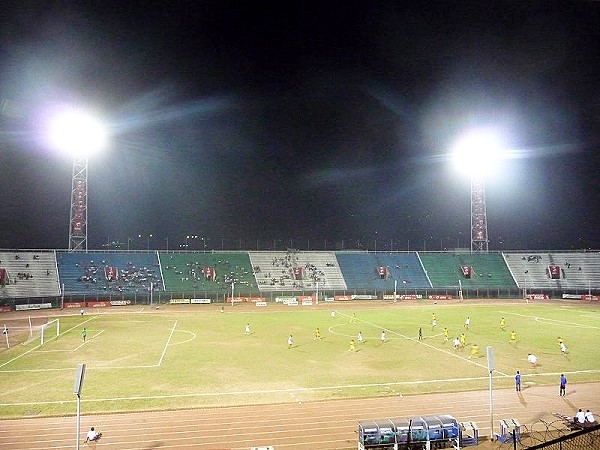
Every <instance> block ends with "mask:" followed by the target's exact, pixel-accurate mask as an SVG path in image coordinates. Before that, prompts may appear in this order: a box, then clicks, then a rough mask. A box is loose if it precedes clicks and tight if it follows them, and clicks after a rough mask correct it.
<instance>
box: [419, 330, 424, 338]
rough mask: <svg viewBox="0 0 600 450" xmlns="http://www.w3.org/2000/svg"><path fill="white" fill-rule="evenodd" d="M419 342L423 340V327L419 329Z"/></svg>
mask: <svg viewBox="0 0 600 450" xmlns="http://www.w3.org/2000/svg"><path fill="white" fill-rule="evenodd" d="M419 340H420V341H422V340H423V330H422V329H421V327H419Z"/></svg>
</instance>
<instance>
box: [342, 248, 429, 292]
mask: <svg viewBox="0 0 600 450" xmlns="http://www.w3.org/2000/svg"><path fill="white" fill-rule="evenodd" d="M336 257H337V260H338V262H339V264H340V269H341V271H342V274H343V275H344V279H345V280H346V285H347V286H348V289H350V290H365V291H389V292H393V290H394V283H395V282H397V287H396V289H397V291H398V292H401V291H405V290H414V289H429V288H431V285H430V283H429V280H428V279H427V276H426V274H425V272H424V271H423V268H422V267H421V263H420V261H419V259H418V257H417V254H416V253H414V252H412V253H363V252H337V253H336ZM381 266H383V267H386V268H387V273H388V276H387V278H385V279H381V277H380V276H379V274H378V272H377V269H378V267H381Z"/></svg>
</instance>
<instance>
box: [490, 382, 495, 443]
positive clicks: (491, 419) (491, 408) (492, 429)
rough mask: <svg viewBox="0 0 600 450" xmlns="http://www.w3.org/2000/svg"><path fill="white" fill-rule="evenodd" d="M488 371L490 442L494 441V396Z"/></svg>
mask: <svg viewBox="0 0 600 450" xmlns="http://www.w3.org/2000/svg"><path fill="white" fill-rule="evenodd" d="M493 372H494V371H493V370H490V441H493V440H494V396H493V392H494V391H493V390H492V373H493Z"/></svg>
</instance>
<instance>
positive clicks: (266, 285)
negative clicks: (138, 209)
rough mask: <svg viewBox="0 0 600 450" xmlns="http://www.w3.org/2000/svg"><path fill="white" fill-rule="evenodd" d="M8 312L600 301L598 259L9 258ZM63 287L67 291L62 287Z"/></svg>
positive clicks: (106, 254)
mask: <svg viewBox="0 0 600 450" xmlns="http://www.w3.org/2000/svg"><path fill="white" fill-rule="evenodd" d="M0 278H1V280H2V282H1V283H0V299H4V301H3V303H4V304H5V305H10V304H11V303H12V304H16V303H23V302H29V303H39V302H36V301H35V299H40V298H45V299H50V301H51V302H52V304H53V305H54V306H58V305H59V304H60V302H61V301H62V300H63V299H64V297H65V296H67V297H68V299H67V301H77V299H80V300H86V301H93V300H100V301H103V300H107V299H108V300H111V301H112V300H117V299H125V298H126V299H136V302H137V299H139V301H140V302H142V303H144V302H147V301H148V300H149V298H150V296H151V292H150V291H151V287H152V294H153V295H154V298H156V301H159V302H169V301H171V300H172V299H177V298H202V299H211V301H227V297H228V296H230V295H231V293H232V286H233V287H234V289H235V295H237V296H248V297H263V298H267V299H271V300H272V299H273V296H275V295H277V294H280V293H286V294H294V293H304V294H311V295H312V294H313V293H314V292H315V291H319V292H320V293H321V294H322V295H323V296H332V297H334V296H336V295H366V296H367V297H368V298H379V299H383V298H384V296H385V295H389V294H391V293H393V292H394V291H396V292H397V294H399V295H402V294H411V295H412V294H415V295H417V294H418V295H430V294H447V295H457V294H458V291H459V290H462V292H463V293H464V295H465V296H466V297H473V298H475V297H491V298H499V297H503V298H518V297H520V296H522V295H523V294H524V293H536V294H542V295H544V296H545V297H547V298H551V297H562V296H563V295H567V296H568V295H581V294H587V295H589V294H592V293H596V292H597V290H598V288H599V286H600V253H598V252H505V253H499V252H489V253H470V252H365V251H338V252H326V251H297V250H291V249H290V250H288V251H250V252H241V251H237V252H229V251H220V252H219V251H211V252H188V251H186V252H139V251H137V252H123V251H92V252H67V251H56V252H54V251H40V252H35V251H4V252H0ZM61 288H62V289H61Z"/></svg>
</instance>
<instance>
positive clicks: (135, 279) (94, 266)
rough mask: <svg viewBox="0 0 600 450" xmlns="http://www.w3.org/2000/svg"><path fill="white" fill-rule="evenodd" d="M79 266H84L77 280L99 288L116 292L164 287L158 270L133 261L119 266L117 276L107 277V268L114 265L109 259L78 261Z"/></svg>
mask: <svg viewBox="0 0 600 450" xmlns="http://www.w3.org/2000/svg"><path fill="white" fill-rule="evenodd" d="M77 267H81V268H83V274H82V275H81V276H79V278H78V279H77V281H79V282H81V283H85V284H86V285H88V286H91V287H94V288H95V289H97V290H103V291H114V292H137V291H139V290H150V286H151V285H152V289H154V290H160V289H161V288H162V279H161V277H160V274H159V273H158V270H156V269H155V268H148V267H136V266H135V264H134V263H133V262H131V261H128V262H127V264H126V266H125V267H123V268H119V267H117V268H116V269H117V271H118V272H117V273H116V275H115V276H111V277H107V276H106V272H105V269H106V268H107V267H113V266H111V265H110V264H109V263H107V261H105V260H102V261H100V263H95V262H94V261H93V260H91V261H89V262H81V263H77Z"/></svg>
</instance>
